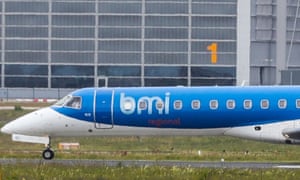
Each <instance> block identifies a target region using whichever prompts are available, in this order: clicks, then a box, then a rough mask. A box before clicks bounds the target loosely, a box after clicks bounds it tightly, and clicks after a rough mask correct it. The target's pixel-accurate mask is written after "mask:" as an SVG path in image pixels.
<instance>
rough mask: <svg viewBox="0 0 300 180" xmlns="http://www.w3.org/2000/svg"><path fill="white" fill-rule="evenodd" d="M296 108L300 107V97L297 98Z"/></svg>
mask: <svg viewBox="0 0 300 180" xmlns="http://www.w3.org/2000/svg"><path fill="white" fill-rule="evenodd" d="M296 108H297V109H300V99H296Z"/></svg>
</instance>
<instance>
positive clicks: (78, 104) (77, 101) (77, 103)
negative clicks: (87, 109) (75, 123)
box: [65, 96, 81, 109]
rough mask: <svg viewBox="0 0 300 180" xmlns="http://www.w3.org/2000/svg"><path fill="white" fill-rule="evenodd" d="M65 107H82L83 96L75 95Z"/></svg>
mask: <svg viewBox="0 0 300 180" xmlns="http://www.w3.org/2000/svg"><path fill="white" fill-rule="evenodd" d="M65 107H70V108H75V109H80V108H81V97H78V96H74V97H72V98H71V99H70V100H69V101H68V102H67V103H66V104H65Z"/></svg>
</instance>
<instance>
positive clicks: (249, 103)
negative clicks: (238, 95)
mask: <svg viewBox="0 0 300 180" xmlns="http://www.w3.org/2000/svg"><path fill="white" fill-rule="evenodd" d="M251 108H252V100H250V99H246V100H244V109H251Z"/></svg>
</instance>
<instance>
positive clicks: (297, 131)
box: [282, 128, 300, 140]
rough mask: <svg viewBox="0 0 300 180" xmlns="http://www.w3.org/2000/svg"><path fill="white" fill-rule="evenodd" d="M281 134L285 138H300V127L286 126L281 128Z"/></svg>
mask: <svg viewBox="0 0 300 180" xmlns="http://www.w3.org/2000/svg"><path fill="white" fill-rule="evenodd" d="M282 135H283V136H284V137H286V138H291V139H299V140H300V128H287V129H283V131H282Z"/></svg>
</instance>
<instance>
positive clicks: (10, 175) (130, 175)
mask: <svg viewBox="0 0 300 180" xmlns="http://www.w3.org/2000/svg"><path fill="white" fill-rule="evenodd" d="M299 177H300V170H283V169H259V170H254V169H214V168H190V167H185V168H179V167H158V166H149V167H148V166H145V167H123V166H120V167H106V166H101V167H93V166H62V165H45V164H40V165H24V164H19V165H4V166H0V179H22V180H31V179H44V180H48V179H49V180H50V179H51V180H52V179H78V180H80V179H85V180H86V179H87V180H88V179H95V180H96V179H97V180H108V179H110V180H118V179H122V180H135V179H136V180H148V179H149V180H150V179H151V180H152V179H156V180H166V179H185V180H196V179H197V180H198V179H200V180H201V179H203V180H205V179H209V180H219V179H223V180H232V179H245V180H247V179H249V180H250V179H264V180H269V179H270V180H271V179H282V180H289V179H297V178H299Z"/></svg>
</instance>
